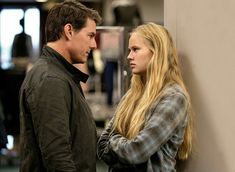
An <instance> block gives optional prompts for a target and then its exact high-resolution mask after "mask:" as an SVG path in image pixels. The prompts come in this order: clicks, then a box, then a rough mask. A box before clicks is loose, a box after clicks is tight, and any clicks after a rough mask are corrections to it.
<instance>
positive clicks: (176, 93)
mask: <svg viewBox="0 0 235 172" xmlns="http://www.w3.org/2000/svg"><path fill="white" fill-rule="evenodd" d="M187 116H188V102H187V99H186V97H185V95H184V93H183V91H182V89H181V88H180V87H179V86H178V85H176V84H174V85H171V86H169V87H168V88H166V89H165V91H164V92H163V95H162V96H161V98H160V99H158V100H156V102H155V103H154V104H153V105H152V106H151V108H150V111H149V113H148V114H147V118H146V122H145V125H144V127H143V129H142V130H141V131H140V133H139V134H138V135H137V136H136V137H135V138H133V139H131V140H129V139H127V138H125V137H123V136H122V135H120V134H118V133H111V128H112V123H113V119H112V120H111V121H110V123H109V125H108V126H107V128H106V129H105V130H104V131H103V133H102V134H101V137H100V139H99V141H98V152H97V153H98V157H99V158H100V159H102V160H104V162H106V163H107V164H108V165H109V167H110V168H109V169H110V171H113V172H118V171H122V172H123V171H125V169H127V170H126V171H133V172H137V171H138V172H142V171H146V172H175V171H176V170H175V163H176V160H175V157H176V154H177V151H178V148H179V146H180V145H181V143H182V142H183V137H184V131H185V127H186V125H187Z"/></svg>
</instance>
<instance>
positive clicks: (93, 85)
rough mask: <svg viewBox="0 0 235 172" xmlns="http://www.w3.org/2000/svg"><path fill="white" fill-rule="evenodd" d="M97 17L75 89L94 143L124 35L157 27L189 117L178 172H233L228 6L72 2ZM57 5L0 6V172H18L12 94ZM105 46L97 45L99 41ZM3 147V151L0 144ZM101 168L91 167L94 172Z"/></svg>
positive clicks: (108, 107)
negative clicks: (168, 45)
mask: <svg viewBox="0 0 235 172" xmlns="http://www.w3.org/2000/svg"><path fill="white" fill-rule="evenodd" d="M80 1H81V2H82V3H84V4H85V5H87V6H88V7H91V8H94V9H96V10H98V11H99V13H100V14H101V16H102V17H103V23H102V24H101V25H100V26H98V27H97V37H96V39H97V45H98V48H97V49H96V50H94V51H92V52H91V54H90V56H89V58H88V62H87V64H85V65H76V67H78V68H80V69H81V70H83V71H84V72H87V73H88V74H89V75H90V77H89V80H88V82H87V84H85V85H83V90H84V92H85V95H86V98H87V100H88V101H89V102H90V104H91V108H92V111H93V115H94V119H95V121H96V124H97V133H98V136H99V134H100V132H101V131H102V130H103V128H104V127H105V125H106V123H107V121H108V120H109V119H110V118H111V117H112V115H113V112H114V110H115V107H116V105H117V103H118V101H119V100H120V97H121V96H122V95H123V94H124V93H125V91H126V90H127V89H128V85H129V78H130V75H131V73H130V70H129V67H128V64H127V62H126V55H127V40H128V36H129V32H130V30H131V29H132V28H133V27H135V26H136V25H139V24H141V23H146V22H149V21H151V22H155V23H158V24H161V25H164V26H165V27H166V28H167V29H168V30H169V32H170V33H171V35H172V36H173V39H174V41H175V44H176V46H177V49H178V51H179V55H180V62H181V64H182V70H183V77H184V79H185V82H186V85H187V86H188V90H189V92H190V94H191V98H192V104H193V110H194V113H195V141H194V149H193V154H192V156H191V157H190V159H189V160H187V161H185V162H179V163H178V166H177V169H178V171H180V172H199V171H200V172H221V171H223V172H234V171H235V166H234V153H235V148H234V144H235V137H234V134H235V127H234V121H235V116H234V114H235V110H234V103H235V79H234V77H233V76H234V75H235V55H234V48H235V36H234V31H235V23H234V22H233V17H234V16H235V10H234V6H235V1H232V0H224V1H214V0H207V1H204V0H197V1H193V0H179V1H175V0H165V1H164V0H136V1H133V0H80ZM58 2H62V0H48V1H46V0H44V1H43V0H38V1H36V0H0V123H2V124H3V126H0V131H1V133H5V134H6V135H7V139H6V138H5V140H4V139H3V140H2V143H4V142H5V141H8V144H7V145H6V147H5V148H2V149H1V152H0V171H1V172H8V171H9V172H10V171H11V172H14V171H19V170H18V166H19V158H20V157H19V152H18V144H19V108H18V91H19V88H20V85H21V83H22V81H23V79H24V76H25V73H26V72H27V71H28V70H29V69H30V67H31V66H32V65H33V63H34V61H35V60H36V59H37V58H38V56H39V55H40V51H41V48H42V47H43V45H44V44H45V36H44V25H45V19H46V16H47V12H48V10H49V8H51V7H52V6H53V5H54V4H55V3H58ZM104 40H105V41H104ZM1 146H2V147H3V145H1ZM103 171H107V166H106V165H105V164H104V163H103V162H101V161H99V160H98V161H97V172H103Z"/></svg>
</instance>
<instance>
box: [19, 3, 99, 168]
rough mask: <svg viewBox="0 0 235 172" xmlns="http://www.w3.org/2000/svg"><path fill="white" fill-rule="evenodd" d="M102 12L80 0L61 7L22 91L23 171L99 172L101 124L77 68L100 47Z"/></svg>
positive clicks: (52, 14) (50, 17) (51, 13)
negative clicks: (98, 130) (98, 133)
mask: <svg viewBox="0 0 235 172" xmlns="http://www.w3.org/2000/svg"><path fill="white" fill-rule="evenodd" d="M100 21H101V18H100V16H99V14H98V13H97V11H95V10H92V9H89V8H87V7H85V6H84V5H82V4H80V3H79V2H76V1H65V2H63V3H59V4H57V5H55V6H54V7H53V8H52V9H51V10H50V11H49V13H48V17H47V21H46V29H45V30H46V38H47V44H46V46H45V47H44V48H43V50H42V55H41V57H40V58H39V60H38V61H37V62H36V63H35V64H34V65H33V68H32V69H31V70H30V71H29V72H28V73H27V75H26V78H25V80H24V82H23V84H22V87H21V91H20V120H21V129H20V131H21V135H20V137H21V147H20V150H21V164H20V171H22V172H57V171H60V172H62V171H63V172H65V171H66V172H95V171H96V141H97V137H96V127H95V123H94V120H93V117H92V114H91V110H90V108H89V106H88V104H87V102H86V100H85V98H84V96H83V92H82V90H81V86H80V81H82V82H86V80H87V78H88V76H87V75H86V74H84V73H82V72H81V71H79V70H78V69H77V68H75V67H74V66H73V64H76V63H85V62H86V61H87V57H88V55H89V53H90V51H91V50H92V49H94V48H96V42H95V35H96V24H98V23H100Z"/></svg>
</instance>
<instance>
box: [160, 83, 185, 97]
mask: <svg viewBox="0 0 235 172" xmlns="http://www.w3.org/2000/svg"><path fill="white" fill-rule="evenodd" d="M175 94H179V95H183V96H185V94H184V91H183V88H182V87H181V86H180V85H179V84H171V85H168V86H166V87H165V88H164V89H163V91H162V93H161V97H164V96H167V95H175Z"/></svg>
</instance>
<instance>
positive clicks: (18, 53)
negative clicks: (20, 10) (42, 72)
mask: <svg viewBox="0 0 235 172" xmlns="http://www.w3.org/2000/svg"><path fill="white" fill-rule="evenodd" d="M20 25H21V26H22V32H21V33H19V34H16V35H15V38H14V40H13V44H12V57H13V58H15V57H32V38H31V36H30V35H28V34H26V33H25V29H24V17H23V18H22V19H21V20H20Z"/></svg>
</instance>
